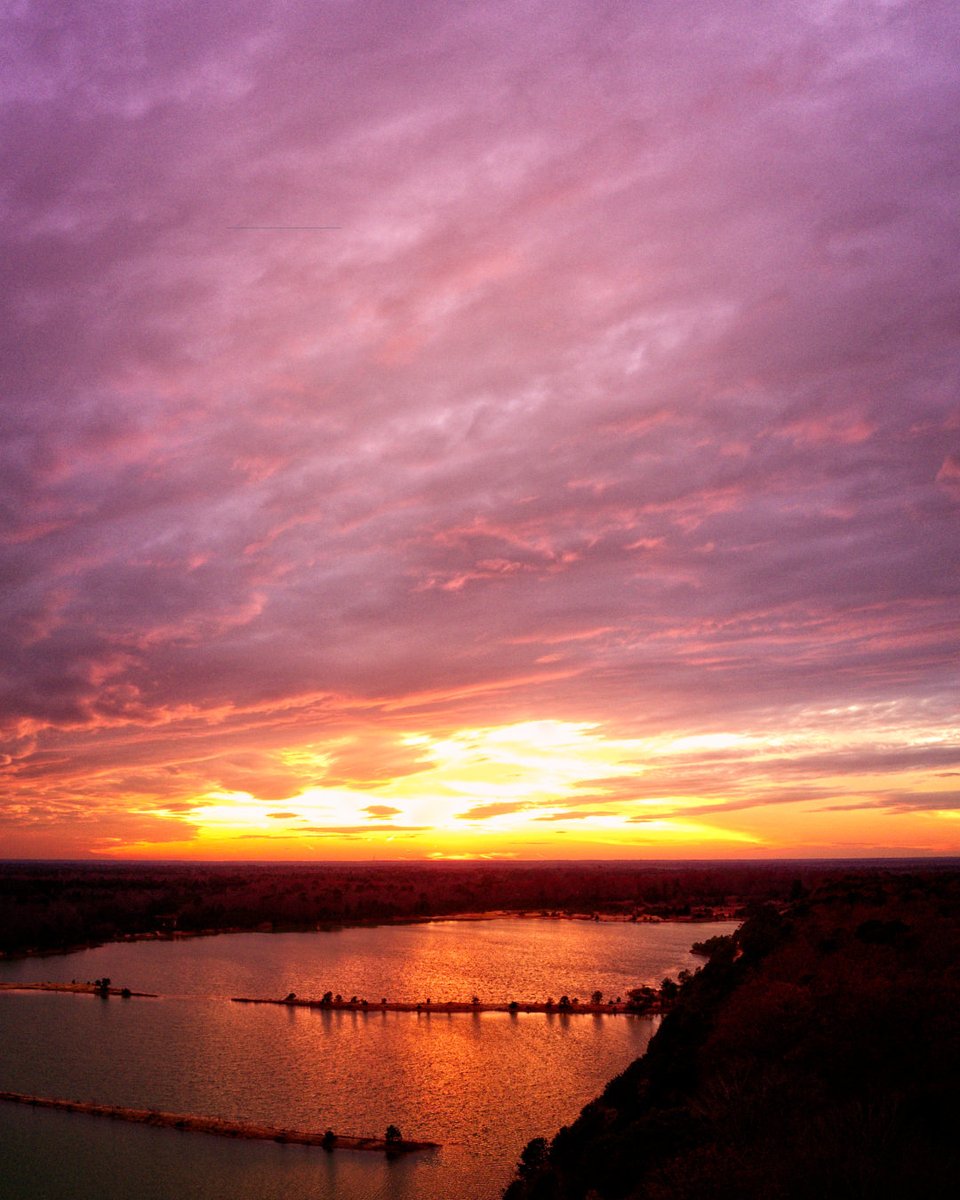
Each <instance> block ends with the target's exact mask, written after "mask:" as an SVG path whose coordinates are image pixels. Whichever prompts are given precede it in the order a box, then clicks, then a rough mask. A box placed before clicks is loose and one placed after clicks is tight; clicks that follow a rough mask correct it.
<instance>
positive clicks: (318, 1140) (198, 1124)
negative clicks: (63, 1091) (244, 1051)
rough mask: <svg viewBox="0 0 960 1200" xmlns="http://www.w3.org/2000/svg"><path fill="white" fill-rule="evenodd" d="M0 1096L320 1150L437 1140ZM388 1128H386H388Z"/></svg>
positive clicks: (408, 1149) (392, 1150) (403, 1148)
mask: <svg viewBox="0 0 960 1200" xmlns="http://www.w3.org/2000/svg"><path fill="white" fill-rule="evenodd" d="M0 1100H7V1101H9V1102H11V1103H13V1104H28V1105H30V1106H31V1107H33V1108H55V1109H59V1110H60V1111H61V1112H73V1113H84V1114H86V1115H87V1116H91V1117H111V1118H113V1119H114V1120H115V1121H132V1122H134V1123H135V1124H137V1125H152V1126H154V1127H157V1128H160V1129H178V1130H181V1131H183V1132H188V1133H212V1134H216V1135H217V1136H219V1137H230V1138H244V1139H247V1140H256V1141H267V1142H281V1143H284V1142H289V1143H290V1144H292V1145H298V1146H320V1147H322V1148H323V1149H324V1150H373V1151H377V1152H379V1153H381V1154H387V1155H390V1156H392V1155H396V1154H410V1153H412V1152H413V1151H415V1150H435V1149H437V1148H438V1147H439V1145H440V1143H439V1142H423V1141H410V1140H409V1139H407V1138H391V1139H389V1140H388V1139H387V1138H376V1137H357V1136H355V1135H352V1134H343V1133H333V1132H332V1131H330V1130H316V1129H283V1128H280V1127H279V1126H276V1125H259V1124H256V1123H254V1122H250V1121H227V1120H224V1119H223V1118H222V1117H200V1116H195V1115H193V1114H191V1113H169V1112H157V1111H156V1110H155V1109H152V1108H120V1107H118V1106H116V1105H113V1104H93V1103H90V1102H89V1101H86V1100H57V1099H51V1098H50V1097H48V1096H27V1095H24V1094H23V1093H22V1092H0ZM388 1132H390V1131H389V1130H388Z"/></svg>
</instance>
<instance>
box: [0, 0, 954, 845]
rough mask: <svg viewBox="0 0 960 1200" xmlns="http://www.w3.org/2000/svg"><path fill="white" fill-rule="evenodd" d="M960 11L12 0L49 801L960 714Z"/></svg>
mask: <svg viewBox="0 0 960 1200" xmlns="http://www.w3.org/2000/svg"><path fill="white" fill-rule="evenodd" d="M958 35H960V18H958V16H957V14H956V12H955V11H954V9H953V8H952V7H951V6H948V5H941V4H933V5H927V6H923V7H922V8H917V7H916V6H914V5H907V4H879V3H878V4H875V5H874V4H865V5H860V6H857V7H850V6H839V7H834V8H832V9H831V10H829V11H827V10H825V9H824V8H823V6H822V5H813V4H809V5H807V4H787V3H779V2H778V3H773V4H769V5H765V6H763V9H762V11H758V9H757V6H756V5H752V4H747V3H746V2H745V0H733V2H732V3H730V4H727V5H725V6H724V9H723V13H722V16H720V15H718V12H717V10H716V8H715V7H714V6H711V5H709V4H707V3H706V2H705V0H689V2H685V3H679V4H665V3H659V2H657V3H653V4H643V5H641V4H639V3H629V4H624V5H620V6H617V7H616V9H615V10H611V11H609V12H605V13H604V15H603V19H602V20H601V19H598V16H597V12H596V9H595V7H594V6H592V5H589V4H587V3H580V2H579V0H577V2H574V3H571V4H567V5H565V6H563V8H562V9H558V10H551V11H550V12H549V13H547V14H542V13H541V14H535V13H532V12H531V11H530V10H528V9H526V8H524V7H523V6H517V5H503V4H500V3H489V4H486V3H484V4H480V5H477V6H471V8H470V10H469V12H466V11H465V10H460V9H459V8H457V7H456V6H450V5H446V4H441V3H439V2H437V3H427V4H424V5H418V6H415V7H409V6H395V5H384V4H379V3H372V2H371V3H369V4H368V3H364V4H361V5H359V6H353V7H352V8H347V9H344V8H341V7H336V6H334V7H323V8H320V9H318V8H317V7H316V6H315V5H308V4H300V3H294V4H292V5H289V6H287V7H285V9H284V12H283V14H282V15H281V16H280V17H278V18H277V19H276V20H273V19H271V20H270V21H265V19H264V17H263V11H262V8H261V7H258V6H256V5H253V4H248V3H244V2H243V0H237V2H236V3H229V4H228V3H224V4H213V5H207V6H203V7H202V8H199V7H198V6H196V5H189V4H174V5H172V6H168V7H167V8H166V9H165V10H164V13H163V14H162V15H158V16H156V17H155V18H150V19H147V18H146V17H145V16H143V15H142V14H138V13H137V12H135V11H134V10H131V9H130V8H129V6H126V5H123V4H120V3H114V4H108V5H107V6H106V7H105V8H104V7H103V6H100V7H99V8H98V9H97V12H96V16H95V17H94V16H92V15H91V14H89V13H87V12H86V10H85V9H84V8H83V7H82V6H79V7H76V8H74V9H70V10H69V11H65V10H64V9H63V7H62V6H54V5H52V4H49V3H42V2H38V3H34V4H31V5H28V6H26V8H24V9H23V11H22V13H20V14H19V15H18V16H17V17H16V18H11V19H10V20H8V21H7V22H6V23H5V24H4V26H3V29H2V32H0V38H2V44H3V47H4V53H3V59H4V61H5V62H6V63H8V64H10V70H9V71H7V72H5V74H4V79H3V81H2V82H0V97H2V99H3V101H4V103H3V113H4V115H3V116H2V118H0V131H2V138H0V143H2V146H3V150H2V157H0V166H2V170H0V179H2V180H3V184H2V189H0V202H2V205H3V213H4V219H3V222H2V225H0V242H2V246H0V262H2V263H3V264H4V266H3V267H2V274H3V288H2V291H0V294H2V296H3V300H2V301H0V305H2V312H0V315H2V321H0V340H2V342H3V346H2V352H0V364H2V365H0V385H2V386H0V395H2V397H3V399H2V401H0V423H2V440H0V576H2V578H3V579H4V580H5V581H6V586H5V587H4V589H3V591H2V594H0V628H2V629H3V631H4V634H3V637H4V649H3V654H2V656H0V714H2V715H0V731H2V735H3V739H4V740H3V743H2V747H0V751H2V758H0V776H2V778H3V779H4V788H3V791H4V793H5V795H6V796H8V797H9V798H10V799H9V800H8V801H7V802H6V803H10V804H11V805H12V804H14V803H16V804H18V805H26V806H28V807H30V811H34V810H35V809H38V808H39V810H42V811H43V812H45V813H47V814H48V815H49V816H50V819H51V821H53V823H54V825H56V822H57V821H58V820H59V821H65V820H66V817H65V816H64V815H63V813H62V812H61V810H60V809H59V808H58V805H61V804H63V803H66V804H67V805H68V806H69V805H76V806H77V808H78V809H80V810H84V811H86V810H90V811H94V810H96V811H102V812H104V813H107V812H110V811H114V809H115V807H116V803H115V802H116V801H117V800H118V798H119V797H121V796H122V795H124V794H129V793H124V791H123V789H124V787H125V786H126V782H128V781H129V780H132V781H133V782H134V785H135V789H134V790H135V792H136V794H137V795H138V796H141V797H143V799H144V803H147V804H149V805H157V806H159V805H160V804H162V803H163V802H164V801H165V800H169V801H170V802H171V804H185V803H188V802H189V801H190V800H191V798H193V797H202V796H203V795H205V794H206V793H207V792H212V791H216V790H218V789H219V790H226V791H230V790H238V791H249V792H250V793H251V794H255V795H257V796H258V797H260V798H261V799H269V800H276V801H282V802H284V803H291V804H292V798H293V797H294V796H295V795H297V794H298V793H299V791H301V790H304V789H306V788H307V787H310V786H317V785H318V784H319V783H321V782H324V783H325V784H326V785H328V786H334V785H339V784H343V783H349V785H350V786H352V787H368V788H376V787H377V786H379V785H380V784H381V783H383V782H384V781H385V780H387V779H391V778H396V777H397V776H399V775H401V774H410V775H415V774H417V773H418V772H420V771H421V770H423V769H424V768H425V762H424V760H423V758H422V756H421V755H420V754H419V751H418V749H417V746H416V745H415V744H414V745H412V746H407V745H406V744H403V743H400V742H399V740H398V739H399V738H400V737H401V736H402V735H405V734H407V733H409V732H410V731H411V730H412V731H413V732H418V731H422V730H424V729H428V730H439V731H443V730H452V729H456V728H460V727H463V726H465V725H470V724H479V723H485V724H495V723H508V722H509V721H512V720H517V721H519V720H525V719H528V718H529V717H530V716H532V715H537V716H540V715H544V714H547V715H550V716H552V717H555V718H557V719H563V720H571V721H583V720H586V721H595V722H599V723H601V724H602V725H603V726H604V727H605V728H606V729H608V730H609V731H611V733H613V734H615V735H618V736H638V735H641V734H652V733H656V732H658V731H660V730H676V731H682V732H689V731H691V730H699V729H707V728H715V727H717V725H718V723H727V724H730V725H732V726H736V727H750V728H753V727H757V726H764V727H766V726H775V725H776V724H777V723H778V722H783V723H784V724H787V725H789V724H790V722H791V720H792V719H793V716H794V715H795V714H796V713H797V712H800V711H805V710H807V709H810V708H814V707H816V708H819V709H821V710H826V709H829V708H837V709H842V708H844V707H845V706H849V705H865V706H871V705H885V704H889V705H896V706H897V707H898V711H899V712H900V713H901V714H902V721H903V726H904V728H907V727H909V728H924V729H927V730H928V731H933V732H935V733H938V734H942V733H944V731H949V729H950V728H952V726H951V724H950V713H951V711H952V709H953V705H954V698H955V688H956V665H955V664H956V661H957V652H958V649H960V643H958V625H957V622H956V605H957V591H958V563H960V553H958V535H957V530H958V528H960V521H958V507H957V505H958V499H960V483H958V481H960V466H958V464H960V408H958V406H957V399H956V397H957V366H958V361H960V357H958V337H957V331H956V328H957V327H956V295H957V290H958V282H960V280H958V271H960V266H958V263H957V256H956V233H955V226H954V221H953V214H954V213H955V212H956V209H957V205H958V200H960V197H958V191H960V188H958V182H960V162H958V148H957V140H956V136H955V119H954V114H955V112H956V111H957V108H958V106H960V77H958V74H957V72H956V69H955V64H956V61H957V55H958V51H960V45H958V42H960V36H958ZM248 225H249V226H261V225H262V226H291V227H296V226H303V225H320V226H326V225H334V226H337V227H338V228H336V229H329V230H302V229H297V228H278V229H241V228H237V227H238V226H248ZM950 736H951V737H952V738H953V740H954V743H955V734H952V735H950ZM305 743H310V745H311V746H312V747H314V748H315V750H316V754H317V759H316V763H315V765H314V766H313V767H311V768H310V769H309V770H308V769H306V768H305V767H303V765H302V763H299V764H295V765H291V764H290V762H289V761H288V760H286V759H284V757H283V756H284V754H285V752H286V750H287V749H289V748H290V747H294V748H297V747H302V746H303V745H304V744H305ZM368 750H369V753H368ZM882 753H883V751H882V750H881V751H878V754H882ZM918 753H919V751H918ZM923 753H924V755H925V761H926V762H927V763H928V765H931V766H932V765H936V764H935V763H934V758H935V757H936V755H933V756H931V754H932V752H926V751H924V752H923ZM937 753H938V754H942V758H940V759H939V760H938V761H940V763H941V765H942V764H943V763H947V762H953V761H954V759H953V758H951V757H950V755H951V754H952V753H953V752H952V750H950V748H949V747H943V748H942V749H941V750H940V751H938V752H937ZM828 757H829V756H828ZM876 765H877V769H884V768H883V764H882V763H878V764H876ZM887 766H889V768H890V769H891V770H896V769H898V766H897V764H896V763H892V762H890V763H888V764H887ZM828 768H831V764H830V763H828V762H826V761H824V762H822V763H816V762H814V761H812V760H809V759H808V760H807V761H806V762H803V761H799V762H796V763H792V764H791V763H785V765H784V772H785V774H788V775H789V774H791V773H793V774H796V773H800V774H803V775H804V776H809V778H810V779H812V780H815V779H816V777H817V773H818V772H821V771H826V770H827V769H828ZM723 770H724V768H723V766H722V764H721V763H720V762H719V760H715V759H714V760H710V762H707V761H706V759H704V761H703V762H702V763H700V764H699V765H697V764H691V771H690V772H689V775H690V778H691V779H692V777H693V776H694V775H696V774H700V775H701V776H703V777H706V776H712V777H713V778H714V779H716V778H717V775H716V772H718V771H719V772H721V773H722V772H723ZM173 771H179V772H180V774H179V775H175V774H172V772H173ZM742 771H743V767H742V764H737V765H735V766H734V767H731V768H730V770H729V771H727V772H726V775H725V778H726V779H727V782H728V785H729V787H730V788H731V789H734V790H735V789H736V787H737V780H738V779H740V778H743V775H742ZM758 794H761V793H758ZM762 794H763V795H769V791H768V790H766V789H764V790H763V792H762ZM740 798H742V797H738V796H735V797H734V799H740ZM605 802H606V796H605V793H604V792H603V791H602V790H601V791H599V792H598V794H597V795H595V796H592V797H590V803H591V804H593V805H596V804H602V803H605ZM17 811H19V809H18V810H17ZM71 811H76V810H73V809H71ZM167 811H169V812H171V813H175V812H176V811H178V810H176V809H173V808H172V807H171V808H168V810H167ZM471 811H476V810H471ZM104 819H105V820H106V817H105V818H104ZM144 819H146V818H144ZM118 836H120V835H119V834H118ZM51 844H53V843H51Z"/></svg>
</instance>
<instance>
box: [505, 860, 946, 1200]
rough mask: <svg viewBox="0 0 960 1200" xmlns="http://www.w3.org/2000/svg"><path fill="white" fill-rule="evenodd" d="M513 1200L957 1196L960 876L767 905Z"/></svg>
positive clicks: (719, 948) (917, 877) (548, 1148)
mask: <svg viewBox="0 0 960 1200" xmlns="http://www.w3.org/2000/svg"><path fill="white" fill-rule="evenodd" d="M710 951H711V957H710V960H709V962H708V963H707V964H706V965H705V966H704V967H703V968H702V969H701V970H699V971H698V972H697V973H696V974H695V975H694V976H693V977H692V978H691V979H690V980H689V981H688V983H687V984H686V985H685V986H684V987H683V988H682V989H681V993H680V997H679V1000H678V1001H677V1003H676V1005H675V1007H674V1009H673V1011H672V1012H671V1013H669V1014H668V1015H667V1017H666V1018H665V1019H664V1022H663V1025H662V1026H661V1028H660V1030H659V1032H658V1033H657V1035H656V1036H655V1037H654V1039H653V1041H652V1042H651V1043H650V1046H649V1049H648V1052H647V1054H646V1055H645V1056H644V1057H643V1058H642V1059H638V1060H637V1061H636V1062H635V1063H633V1065H632V1066H630V1067H629V1068H628V1069H627V1070H626V1071H625V1072H624V1073H623V1074H622V1075H620V1076H618V1077H617V1078H616V1079H614V1080H612V1081H611V1083H610V1084H608V1086H607V1088H606V1089H605V1091H604V1093H603V1095H602V1096H600V1097H599V1098H598V1099H597V1100H595V1101H593V1102H591V1103H590V1104H589V1105H587V1107H586V1108H585V1109H584V1110H583V1112H582V1113H581V1115H580V1117H579V1118H578V1119H577V1121H576V1122H575V1123H574V1124H573V1125H572V1126H570V1127H567V1128H564V1129H562V1130H560V1132H559V1133H558V1134H557V1135H556V1136H555V1137H554V1139H553V1141H552V1143H549V1144H548V1143H547V1142H546V1141H545V1140H544V1139H536V1140H535V1141H533V1142H531V1143H530V1144H529V1145H528V1146H527V1147H526V1149H525V1150H524V1153H523V1157H522V1159H521V1161H520V1163H519V1165H518V1173H517V1178H516V1180H515V1181H514V1182H513V1183H512V1184H511V1185H510V1186H509V1187H508V1188H507V1190H506V1192H505V1197H506V1200H625V1198H630V1200H641V1198H642V1200H814V1198H815V1200H878V1198H882V1197H886V1196H897V1197H914V1196H923V1197H924V1198H925V1200H935V1198H939V1197H947V1196H949V1197H954V1196H955V1195H956V1194H957V1191H956V1189H957V1179H958V1178H960V1148H958V1147H960V1143H958V1142H957V1138H956V1130H957V1127H958V1121H960V1088H958V1082H957V1081H958V1079H960V873H958V872H956V871H954V872H949V873H939V874H937V873H922V874H921V873H905V874H902V875H901V874H897V875H891V874H889V873H873V874H862V873H861V874H857V875H850V876H848V877H847V878H846V879H837V880H833V881H831V882H829V883H823V884H821V885H820V886H819V887H818V888H817V890H816V891H815V892H814V893H812V894H810V895H806V896H797V897H796V898H795V899H794V901H793V902H792V903H790V904H785V905H784V904H781V905H773V904H766V905H763V906H760V907H758V908H757V909H756V910H755V911H754V912H753V913H752V915H751V916H750V917H749V919H748V920H747V921H746V923H745V924H744V925H743V926H742V928H741V929H740V930H739V931H738V932H737V933H736V934H735V935H734V936H733V937H731V938H730V939H724V940H723V941H722V942H718V943H716V944H714V945H712V946H710Z"/></svg>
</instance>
